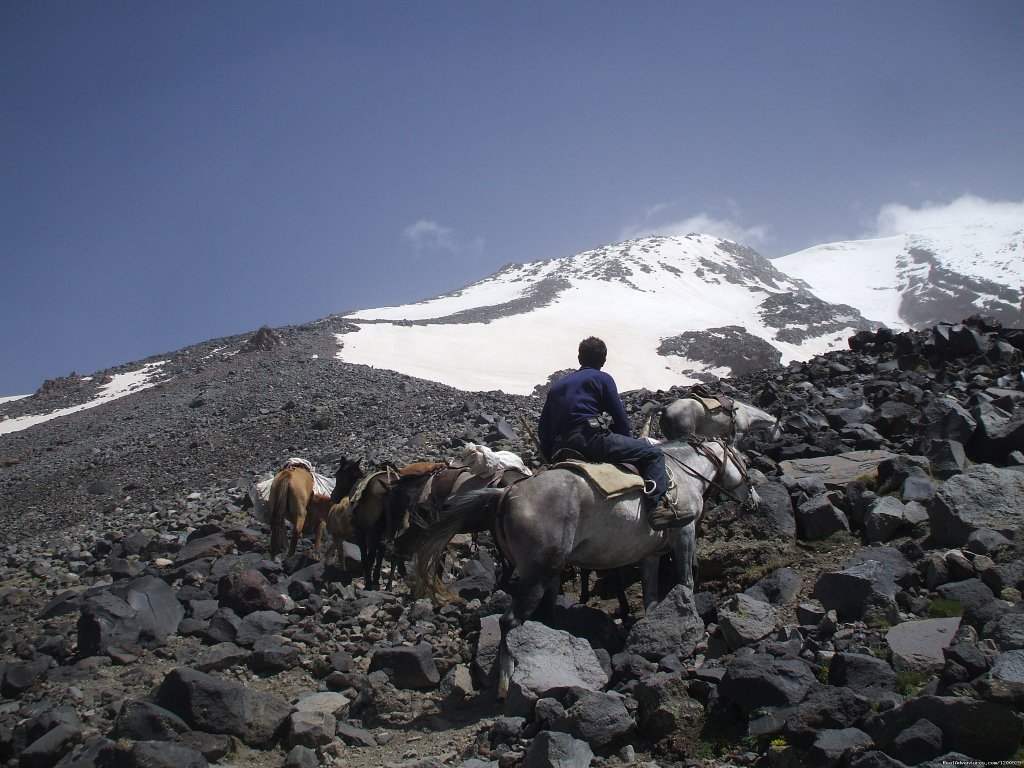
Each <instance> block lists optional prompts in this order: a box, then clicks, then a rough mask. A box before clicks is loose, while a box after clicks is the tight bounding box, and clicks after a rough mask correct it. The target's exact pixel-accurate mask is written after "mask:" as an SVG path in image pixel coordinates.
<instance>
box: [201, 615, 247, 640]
mask: <svg viewBox="0 0 1024 768" xmlns="http://www.w3.org/2000/svg"><path fill="white" fill-rule="evenodd" d="M241 626H242V617H241V616H239V615H238V614H237V613H235V612H234V611H233V610H232V609H230V608H218V609H217V610H216V611H214V612H213V615H212V616H210V621H209V623H208V624H207V625H206V630H205V631H204V632H203V634H202V637H203V639H204V640H205V641H206V642H207V643H210V644H211V645H217V644H220V643H231V644H232V645H234V644H235V640H236V639H237V638H238V630H239V629H240V628H241Z"/></svg>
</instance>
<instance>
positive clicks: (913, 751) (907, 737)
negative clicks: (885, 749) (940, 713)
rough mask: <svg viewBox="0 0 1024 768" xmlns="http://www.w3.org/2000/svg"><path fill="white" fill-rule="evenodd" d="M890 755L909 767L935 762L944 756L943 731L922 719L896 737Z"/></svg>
mask: <svg viewBox="0 0 1024 768" xmlns="http://www.w3.org/2000/svg"><path fill="white" fill-rule="evenodd" d="M889 751H890V754H891V755H892V756H893V757H895V758H898V759H900V760H902V761H903V762H904V763H907V764H908V765H917V764H919V763H923V762H924V761H925V760H934V759H935V758H936V757H938V756H939V755H941V754H942V751H943V750H942V730H941V729H940V728H939V727H938V726H937V725H935V723H933V722H931V721H929V720H925V719H924V718H921V719H920V720H918V721H917V722H916V723H914V724H913V725H911V726H910V727H909V728H907V729H906V730H905V731H903V732H901V733H899V734H897V735H896V738H895V739H893V740H892V746H891V747H890V748H889Z"/></svg>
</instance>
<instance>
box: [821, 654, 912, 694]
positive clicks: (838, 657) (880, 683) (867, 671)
mask: <svg viewBox="0 0 1024 768" xmlns="http://www.w3.org/2000/svg"><path fill="white" fill-rule="evenodd" d="M828 682H829V685H838V686H846V687H848V688H850V689H852V690H854V691H858V692H868V691H871V692H874V691H891V690H892V689H893V686H894V685H895V684H896V672H895V671H894V670H893V668H892V667H891V666H890V665H889V662H887V661H885V660H884V659H879V658H876V657H874V656H870V655H868V654H866V653H837V654H835V655H834V656H833V657H832V660H831V661H830V662H829V666H828Z"/></svg>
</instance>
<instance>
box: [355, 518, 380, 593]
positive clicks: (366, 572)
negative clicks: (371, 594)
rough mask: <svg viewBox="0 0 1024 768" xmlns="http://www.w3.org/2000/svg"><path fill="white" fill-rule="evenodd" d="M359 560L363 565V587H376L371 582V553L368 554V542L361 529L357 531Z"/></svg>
mask: <svg viewBox="0 0 1024 768" xmlns="http://www.w3.org/2000/svg"><path fill="white" fill-rule="evenodd" d="M359 560H360V562H361V563H362V566H363V588H364V589H376V586H375V585H374V583H373V555H371V554H370V543H369V541H368V540H367V536H366V534H365V533H363V532H362V531H360V532H359Z"/></svg>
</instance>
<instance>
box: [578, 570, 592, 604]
mask: <svg viewBox="0 0 1024 768" xmlns="http://www.w3.org/2000/svg"><path fill="white" fill-rule="evenodd" d="M590 574H591V571H590V570H589V569H588V568H580V602H581V603H583V604H584V605H586V604H587V601H588V600H589V599H590Z"/></svg>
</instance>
